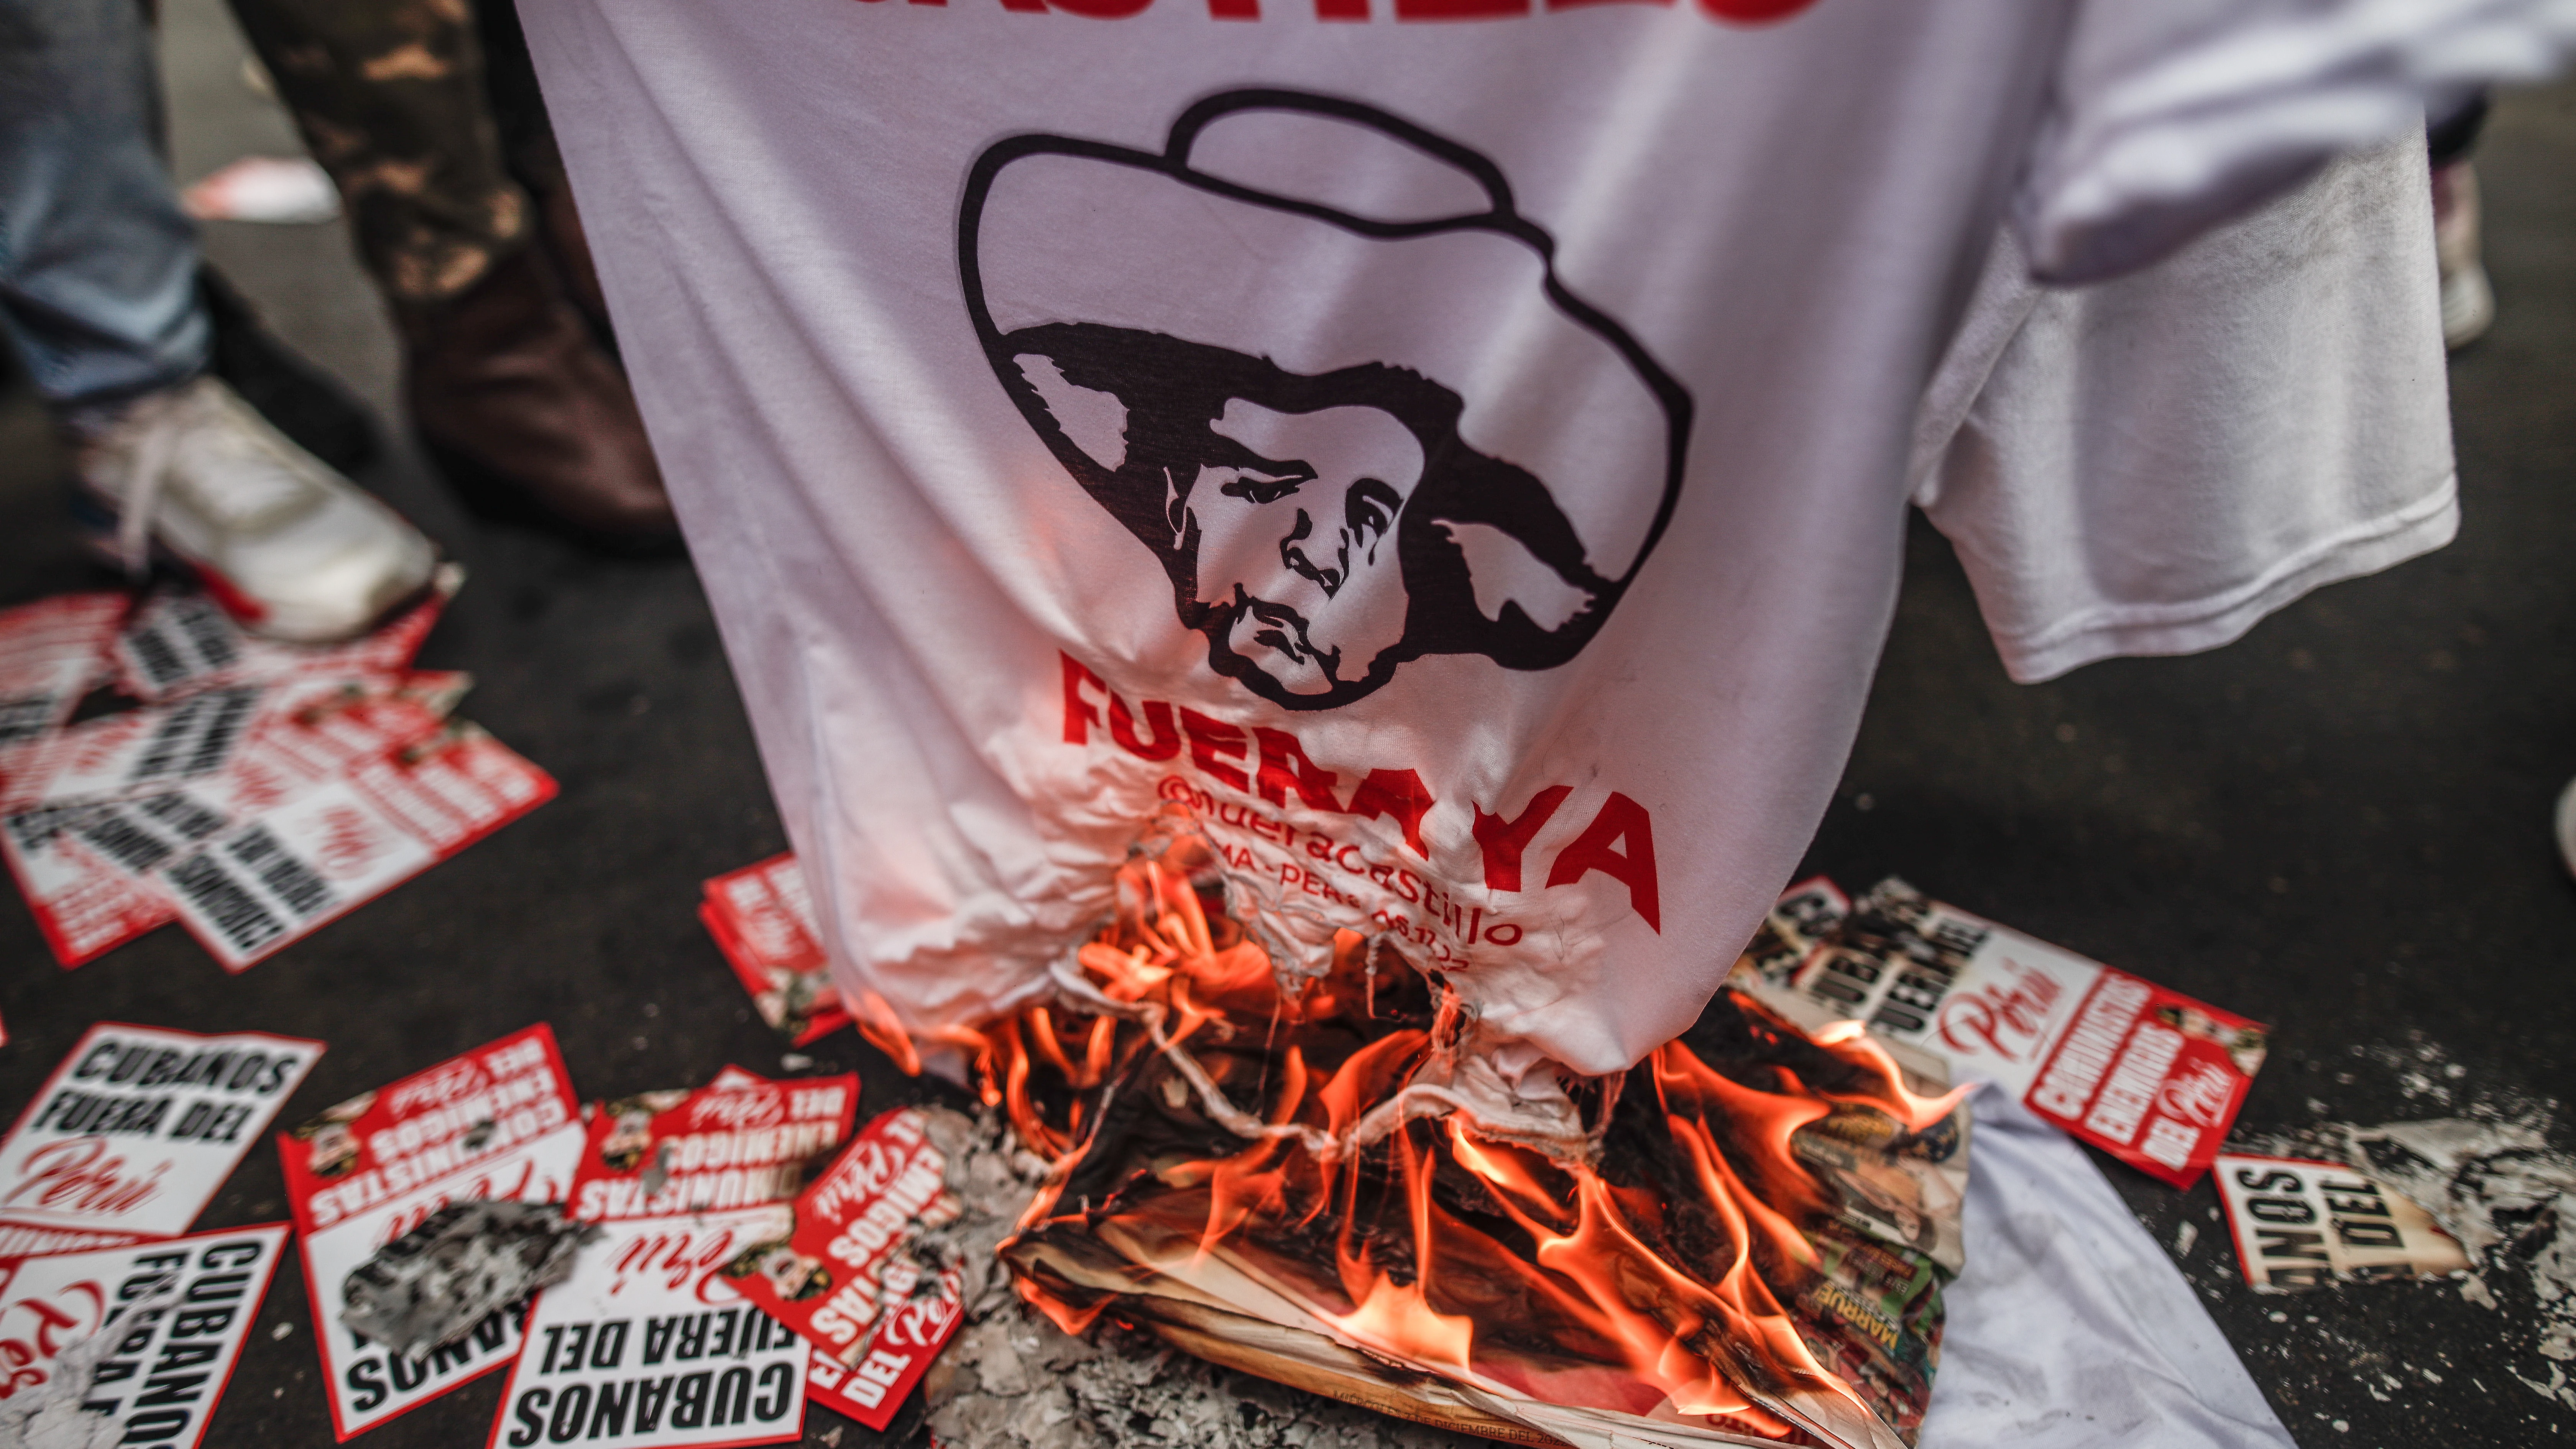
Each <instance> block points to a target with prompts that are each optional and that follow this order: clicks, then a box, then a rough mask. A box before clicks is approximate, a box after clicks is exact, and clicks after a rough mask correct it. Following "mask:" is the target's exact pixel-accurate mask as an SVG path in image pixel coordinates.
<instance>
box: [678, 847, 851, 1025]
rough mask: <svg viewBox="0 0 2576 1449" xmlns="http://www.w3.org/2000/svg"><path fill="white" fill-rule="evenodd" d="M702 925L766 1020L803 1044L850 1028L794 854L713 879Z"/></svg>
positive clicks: (708, 885)
mask: <svg viewBox="0 0 2576 1449" xmlns="http://www.w3.org/2000/svg"><path fill="white" fill-rule="evenodd" d="M698 919H699V920H700V921H702V922H704V923H705V925H706V928H707V934H708V935H710V936H713V937H715V940H716V946H717V947H718V948H719V949H720V950H722V951H723V952H724V955H725V960H726V961H727V962H729V963H731V964H732V966H733V971H734V975H735V976H737V977H739V978H740V979H741V981H742V986H743V989H744V990H745V991H748V992H750V993H751V1002H752V1005H753V1006H754V1007H755V1008H756V1009H758V1011H759V1012H760V1019H761V1020H762V1021H765V1022H767V1023H769V1025H770V1026H771V1027H772V1028H774V1029H776V1030H778V1031H783V1032H785V1033H787V1035H788V1037H789V1038H790V1039H791V1040H792V1041H793V1042H794V1043H795V1044H796V1045H798V1046H803V1045H805V1044H806V1043H807V1042H810V1041H813V1040H814V1039H815V1038H817V1037H820V1036H823V1035H826V1034H827V1033H830V1032H833V1031H837V1030H839V1029H840V1028H842V1027H844V1026H847V1025H849V1024H850V1014H849V1013H848V1012H847V1011H845V1010H843V1009H842V1007H841V996H840V992H839V991H837V990H836V989H834V987H833V985H832V975H831V963H830V961H829V960H827V959H826V958H825V956H824V954H823V944H822V943H823V932H822V928H821V926H820V925H818V924H817V923H816V921H815V919H814V898H813V896H812V894H811V893H810V892H809V891H808V890H807V889H806V885H805V872H804V870H803V869H802V868H800V867H799V866H798V865H797V864H796V857H795V856H794V855H793V854H787V855H773V856H771V857H770V858H769V859H767V860H764V861H762V862H760V863H759V864H758V865H747V866H744V867H743V868H742V869H740V870H737V871H729V872H727V873H726V874H724V875H720V876H717V877H716V878H715V879H713V880H711V881H708V882H707V883H706V899H705V901H704V902H702V903H701V904H700V905H699V907H698Z"/></svg>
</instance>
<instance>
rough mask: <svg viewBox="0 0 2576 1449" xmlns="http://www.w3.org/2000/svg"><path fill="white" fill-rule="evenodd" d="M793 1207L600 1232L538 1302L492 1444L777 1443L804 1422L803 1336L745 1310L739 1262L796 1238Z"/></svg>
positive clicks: (613, 1447) (676, 1446) (672, 1447)
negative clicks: (754, 1249)
mask: <svg viewBox="0 0 2576 1449" xmlns="http://www.w3.org/2000/svg"><path fill="white" fill-rule="evenodd" d="M787 1218H788V1213H787V1209H786V1208H784V1207H778V1206H772V1207H758V1208H745V1209H741V1210H739V1211H735V1212H716V1213H700V1214H696V1215H693V1216H689V1217H672V1218H644V1219H638V1220H635V1221H631V1222H620V1223H614V1224H611V1225H609V1226H607V1227H604V1228H599V1229H594V1231H595V1232H596V1233H598V1234H599V1238H598V1241H596V1242H594V1243H592V1244H590V1245H589V1246H587V1247H585V1248H584V1249H583V1250H582V1253H581V1257H580V1261H579V1264H578V1265H577V1266H576V1267H575V1268H574V1270H573V1273H572V1276H571V1277H569V1278H567V1279H565V1280H564V1281H563V1282H561V1283H558V1284H556V1285H555V1286H553V1287H551V1288H548V1289H547V1290H546V1291H545V1292H544V1293H542V1294H540V1295H538V1298H537V1302H536V1307H535V1308H534V1309H533V1310H532V1311H531V1312H530V1314H529V1316H528V1346H527V1348H526V1349H525V1350H524V1351H522V1352H521V1353H520V1355H519V1357H518V1360H517V1361H516V1362H515V1363H513V1364H512V1365H511V1367H510V1382H509V1386H508V1387H507V1388H506V1389H504V1390H503V1391H502V1395H501V1412H500V1414H499V1416H498V1417H497V1418H495V1419H494V1421H493V1424H492V1438H491V1444H492V1446H493V1449H500V1446H502V1445H509V1446H511V1449H527V1446H529V1445H534V1444H548V1443H552V1444H565V1443H571V1442H574V1441H576V1440H578V1441H579V1442H581V1443H583V1444H585V1445H592V1444H595V1445H601V1446H606V1449H626V1446H633V1449H646V1446H652V1449H683V1446H718V1445H726V1446H730V1445H742V1444H774V1443H777V1442H779V1441H781V1440H787V1439H794V1438H796V1437H797V1435H798V1434H799V1432H800V1431H801V1426H802V1424H803V1421H804V1417H805V1362H806V1355H807V1349H806V1346H805V1343H804V1341H803V1340H801V1339H799V1338H798V1337H797V1336H796V1335H795V1334H794V1333H791V1332H789V1331H788V1329H787V1328H786V1326H785V1325H783V1324H781V1323H779V1322H778V1321H777V1320H776V1319H773V1318H771V1317H770V1316H769V1315H768V1314H766V1313H763V1312H761V1311H760V1309H759V1308H757V1307H756V1306H753V1305H752V1304H750V1303H747V1302H745V1301H744V1300H743V1299H742V1297H741V1295H740V1294H739V1293H738V1292H736V1291H735V1287H734V1283H733V1279H732V1278H731V1277H730V1276H729V1275H728V1274H727V1272H726V1268H727V1266H728V1265H729V1264H731V1263H733V1262H734V1261H735V1260H736V1259H737V1258H738V1257H740V1256H741V1255H742V1254H743V1253H744V1252H745V1251H746V1250H747V1249H749V1248H750V1247H751V1245H753V1244H757V1243H767V1242H774V1241H776V1240H777V1239H778V1238H779V1237H780V1236H781V1235H782V1234H783V1233H784V1232H785V1230H786V1226H787Z"/></svg>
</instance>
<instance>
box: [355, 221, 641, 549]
mask: <svg viewBox="0 0 2576 1449" xmlns="http://www.w3.org/2000/svg"><path fill="white" fill-rule="evenodd" d="M401 322H402V332H403V343H404V349H403V350H404V361H405V373H406V376H405V378H404V392H405V395H406V399H407V401H408V402H409V404H410V406H411V415H412V422H413V424H414V425H415V426H417V427H418V428H419V430H420V436H421V441H422V442H423V443H425V444H427V445H428V447H429V449H430V451H431V452H432V454H433V455H435V456H436V457H437V458H438V461H439V462H440V464H441V465H442V466H443V467H445V468H446V469H447V471H448V472H449V474H450V477H451V479H452V480H453V481H454V482H455V483H456V484H457V485H458V490H459V492H461V493H463V494H464V495H465V497H466V501H467V502H468V503H469V504H470V505H473V506H475V507H477V508H478V509H481V510H482V511H485V512H493V513H501V514H504V515H507V514H512V513H520V512H524V511H525V510H526V509H527V508H529V507H530V506H533V507H534V508H535V509H536V510H538V511H540V512H542V513H543V514H545V515H546V516H548V517H549V518H551V519H552V520H554V521H555V522H557V523H560V524H563V525H566V526H568V527H570V528H571V529H573V530H575V531H576V532H578V533H580V534H581V535H584V536H585V537H586V538H587V539H589V540H590V541H593V542H597V543H604V544H609V545H612V546H626V547H631V546H633V545H635V544H639V543H644V544H651V543H667V542H669V541H672V540H676V539H677V538H678V537H679V526H678V524H677V523H676V522H675V521H674V520H673V519H672V517H671V500H670V497H669V496H668V495H667V494H665V493H664V492H663V491H662V475H661V472H660V471H659V470H658V469H656V468H655V467H654V465H653V450H652V448H651V446H650V445H649V444H647V443H646V442H645V439H644V422H643V419H642V418H640V417H639V416H637V415H636V411H635V396H634V394H633V393H632V392H630V391H629V390H628V388H627V386H626V377H625V374H623V373H622V372H620V371H619V370H618V368H617V364H616V363H614V362H611V361H610V360H609V358H608V355H607V353H606V352H604V351H602V350H601V348H600V346H599V343H598V342H597V341H596V340H595V339H594V338H593V337H592V336H591V333H590V329H589V327H588V326H587V325H586V324H585V323H584V322H583V321H582V318H581V314H580V313H578V312H577V311H575V310H574V308H573V304H572V302H571V301H570V300H569V299H568V298H567V297H566V295H565V291H564V287H563V284H562V282H561V281H560V280H559V279H558V278H557V277H556V275H555V270H554V267H553V265H552V264H551V263H550V262H548V261H547V259H546V258H545V256H544V254H543V252H542V250H541V249H540V248H537V247H533V246H531V247H523V248H521V249H520V250H519V251H518V252H516V253H514V254H512V255H511V256H508V257H506V258H504V259H502V260H501V261H499V262H496V263H494V264H493V267H492V270H491V272H490V273H489V274H488V275H486V276H485V277H484V278H483V280H481V281H480V282H477V283H475V284H474V286H473V288H472V289H471V290H469V291H467V292H466V293H465V294H464V295H463V296H460V297H457V298H455V299H453V300H451V301H448V302H445V303H441V304H439V305H437V306H435V307H426V308H419V309H407V310H406V315H404V316H403V317H402V319H401Z"/></svg>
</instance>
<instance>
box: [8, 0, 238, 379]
mask: <svg viewBox="0 0 2576 1449" xmlns="http://www.w3.org/2000/svg"><path fill="white" fill-rule="evenodd" d="M160 94H161V91H160V85H159V81H158V78H157V77H156V75H155V74H154V71H153V65H152V47H151V38H150V36H149V35H148V34H147V33H146V32H145V30H144V25H143V17H142V11H141V8H140V7H139V6H138V5H137V4H135V0H0V324H5V326H6V328H7V331H8V335H9V339H10V341H11V342H12V343H13V344H14V345H15V346H16V348H17V350H18V353H19V355H20V356H21V357H22V358H23V359H24V360H25V363H26V367H27V372H28V375H29V376H30V377H31V378H32V379H33V380H34V382H35V386H36V390H37V392H38V393H39V394H40V395H42V396H43V397H44V398H45V400H46V401H47V402H48V403H51V404H52V405H54V407H55V408H56V409H58V410H63V411H77V410H80V409H84V408H96V407H103V406H111V405H113V404H115V403H117V402H120V401H123V400H126V399H130V398H133V397H137V396H140V395H142V394H144V393H149V392H155V391H159V390H161V389H164V388H168V387H172V386H175V385H177V384H179V383H182V382H185V381H187V380H188V379H189V378H192V377H194V376H196V375H197V374H198V373H199V372H201V371H203V370H204V368H205V365H206V357H207V350H208V347H209V345H210V342H211V331H210V329H209V326H208V321H207V316H206V311H205V308H204V307H203V306H202V305H201V304H200V303H199V301H198V298H197V239H196V232H195V229H194V228H193V227H192V226H191V225H190V224H189V221H188V218H187V216H186V215H185V214H184V213H182V212H181V211H180V209H179V198H178V195H177V193H176V192H175V191H173V190H172V188H171V185H170V176H169V172H168V170H167V168H166V167H165V166H164V165H163V163H162V159H161V155H160V150H159V146H158V138H159V136H160V131H161V127H160V115H159V110H160V107H159V98H160Z"/></svg>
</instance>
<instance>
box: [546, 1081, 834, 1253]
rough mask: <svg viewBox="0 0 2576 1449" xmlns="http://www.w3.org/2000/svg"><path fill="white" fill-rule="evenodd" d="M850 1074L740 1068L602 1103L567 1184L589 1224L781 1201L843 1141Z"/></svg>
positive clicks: (576, 1212)
mask: <svg viewBox="0 0 2576 1449" xmlns="http://www.w3.org/2000/svg"><path fill="white" fill-rule="evenodd" d="M858 1110H859V1078H858V1075H857V1074H856V1073H849V1074H846V1075H843V1076H837V1077H799V1078H796V1079H795V1080H792V1081H784V1082H774V1081H771V1080H769V1079H768V1078H766V1077H760V1076H755V1075H753V1074H752V1073H750V1072H746V1071H743V1070H742V1069H741V1068H739V1067H728V1068H726V1069H725V1072H724V1074H723V1075H722V1076H719V1077H718V1078H717V1079H716V1080H715V1081H714V1082H712V1083H709V1084H708V1085H706V1086H704V1087H700V1088H698V1089H697V1090H696V1091H694V1092H645V1093H642V1094H640V1095H637V1096H633V1097H623V1098H618V1099H616V1100H613V1101H608V1102H603V1103H600V1104H599V1106H598V1107H597V1109H596V1110H594V1111H593V1112H591V1114H590V1139H589V1141H588V1143H587V1144H586V1145H585V1146H584V1148H583V1149H582V1154H581V1174H580V1176H579V1177H578V1178H576V1179H575V1181H574V1184H573V1192H572V1216H573V1217H574V1219H575V1220H577V1221H580V1222H586V1223H598V1222H622V1221H624V1220H627V1219H630V1218H649V1217H668V1216H671V1215H672V1214H675V1213H694V1212H705V1211H711V1210H724V1209H730V1208H743V1207H753V1206H757V1205H759V1204H762V1203H773V1202H785V1201H787V1200H788V1199H789V1198H792V1197H794V1196H796V1193H797V1189H799V1188H801V1187H803V1186H804V1185H805V1180H806V1176H807V1173H808V1169H809V1168H810V1167H811V1166H813V1165H815V1164H818V1163H820V1162H821V1161H823V1160H824V1159H825V1158H828V1157H830V1156H831V1154H832V1153H833V1152H834V1151H836V1150H837V1149H838V1148H839V1147H840V1145H841V1144H842V1143H844V1142H847V1141H848V1140H850V1124H851V1123H852V1122H853V1121H854V1120H856V1118H857V1116H858Z"/></svg>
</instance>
